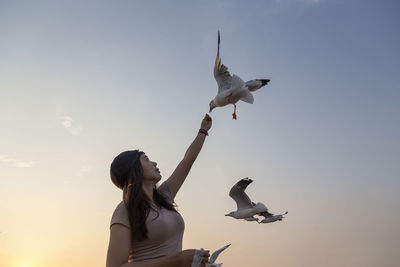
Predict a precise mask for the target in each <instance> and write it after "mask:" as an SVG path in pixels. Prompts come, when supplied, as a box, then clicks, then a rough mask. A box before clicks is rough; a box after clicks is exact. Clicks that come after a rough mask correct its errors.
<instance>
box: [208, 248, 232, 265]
mask: <svg viewBox="0 0 400 267" xmlns="http://www.w3.org/2000/svg"><path fill="white" fill-rule="evenodd" d="M230 245H231V244H229V245H226V246H224V247H223V248H220V249H218V250H216V251H214V253H213V254H211V257H210V259H209V260H208V262H207V264H206V267H221V265H222V263H215V260H216V259H217V258H218V256H219V254H221V252H222V251H224V250H225V249H227V248H228V247H229V246H230Z"/></svg>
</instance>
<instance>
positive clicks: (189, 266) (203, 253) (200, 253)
mask: <svg viewBox="0 0 400 267" xmlns="http://www.w3.org/2000/svg"><path fill="white" fill-rule="evenodd" d="M209 257H210V251H209V250H204V249H187V250H184V251H182V252H181V259H182V266H185V267H205V266H206V262H208V258H209Z"/></svg>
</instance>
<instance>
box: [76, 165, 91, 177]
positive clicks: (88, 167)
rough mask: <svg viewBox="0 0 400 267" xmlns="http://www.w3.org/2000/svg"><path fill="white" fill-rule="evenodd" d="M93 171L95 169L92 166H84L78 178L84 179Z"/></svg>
mask: <svg viewBox="0 0 400 267" xmlns="http://www.w3.org/2000/svg"><path fill="white" fill-rule="evenodd" d="M92 169H93V166H91V165H86V166H83V167H82V168H81V169H80V170H79V172H78V173H77V176H78V177H81V178H82V177H85V176H86V174H87V173H89V172H90V171H91V170H92Z"/></svg>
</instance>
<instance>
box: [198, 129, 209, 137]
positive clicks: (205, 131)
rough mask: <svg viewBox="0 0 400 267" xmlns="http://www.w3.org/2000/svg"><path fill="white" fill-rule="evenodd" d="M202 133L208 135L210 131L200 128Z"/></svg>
mask: <svg viewBox="0 0 400 267" xmlns="http://www.w3.org/2000/svg"><path fill="white" fill-rule="evenodd" d="M200 133H202V134H204V135H206V136H208V131H207V130H204V129H200V130H199V134H200Z"/></svg>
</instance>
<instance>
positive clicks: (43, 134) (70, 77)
mask: <svg viewBox="0 0 400 267" xmlns="http://www.w3.org/2000/svg"><path fill="white" fill-rule="evenodd" d="M399 14H400V3H399V2H398V1H396V0H385V1H373V0H370V1H368V0H268V1H261V0H260V1H256V0H252V1H236V0H234V1H227V0H226V1H225V0H219V1H211V0H206V1H182V0H179V1H178V0H176V1H175V0H173V1H155V0H154V1H153V0H151V1H144V0H143V1H133V0H132V1H128V0H120V1H78V0H74V1H57V0H55V1H50V0H48V1H44V0H43V1H28V0H26V1H19V0H17V1H12V0H9V1H7V0H0V122H1V131H0V266H7V267H8V266H10V267H41V266H57V267H58V266H60V267H67V266H68V267H70V266H78V267H79V266H85V267H86V266H105V258H106V251H107V246H108V238H109V223H110V219H111V215H112V212H113V210H114V208H115V207H116V205H117V204H118V203H119V202H120V201H121V199H122V193H121V191H120V190H118V189H117V188H116V187H115V186H114V185H113V184H112V183H111V180H110V177H109V166H110V163H111V161H112V159H113V158H114V157H115V156H116V155H117V154H118V153H120V152H122V151H124V150H129V149H141V150H143V151H145V152H146V154H147V155H148V156H149V158H150V159H151V160H153V161H156V162H157V163H158V167H159V168H160V170H161V173H162V175H163V180H162V181H164V179H165V178H168V176H169V175H170V174H171V173H172V171H173V170H174V168H175V167H176V165H177V164H178V162H179V161H180V160H181V159H182V157H183V155H184V153H185V150H186V148H187V147H188V146H189V145H190V143H191V141H192V140H193V139H194V137H195V136H196V134H197V131H198V129H199V127H200V122H201V119H202V118H203V117H204V115H205V113H207V112H208V103H209V101H210V100H211V99H212V98H214V96H215V94H216V92H217V84H216V82H215V80H214V77H213V74H212V69H213V65H214V60H215V55H216V49H217V32H218V30H220V32H221V58H222V62H223V63H224V64H225V65H227V66H228V67H229V70H230V72H231V73H232V74H233V73H234V74H237V75H239V76H240V77H242V78H243V79H244V80H250V79H253V78H267V79H271V82H270V84H268V85H267V86H266V87H264V88H262V89H260V90H259V91H257V92H255V93H254V96H255V101H254V104H253V105H249V104H247V103H244V102H240V103H238V107H237V116H238V119H237V121H234V120H232V116H231V113H232V112H233V107H232V106H228V107H224V108H217V109H215V110H213V112H212V113H211V114H210V115H211V116H212V118H213V127H212V129H211V130H210V132H209V137H207V140H206V142H205V145H204V147H203V150H202V151H201V153H200V155H199V157H198V159H197V161H196V163H195V165H194V166H193V168H192V171H191V173H190V174H189V177H188V178H187V181H186V183H185V184H184V186H183V187H182V188H181V191H180V192H179V193H178V195H177V197H176V203H177V204H178V209H179V211H180V213H181V214H182V216H183V218H184V220H185V234H184V240H183V247H184V249H190V248H197V249H199V248H205V249H210V250H211V251H213V250H216V249H218V248H220V247H222V246H224V245H226V244H228V243H232V246H231V247H230V248H229V249H227V250H226V251H225V252H224V253H223V254H221V255H220V257H219V258H218V260H217V262H223V263H224V265H223V266H224V267H243V266H251V267H266V266H278V267H280V266H282V267H299V266H301V267H302V266H304V267H306V266H307V267H321V266H324V267H337V266H346V267H347V266H348V267H354V266H356V267H358V266H360V267H361V266H362V267H372V266H388V267H389V266H390V267H391V266H393V267H394V266H400V230H399V225H400V214H399V212H398V209H399V206H400V164H399V163H400V141H399V136H400V119H399V117H400V86H399V84H400V50H399V48H400V34H399V29H400V16H399ZM244 177H250V178H251V179H253V180H254V182H253V183H252V184H251V185H250V186H249V187H248V189H247V191H246V192H247V193H248V194H249V196H250V197H251V198H252V200H253V201H255V202H258V201H260V202H263V203H265V204H266V205H267V206H268V207H269V209H270V211H271V212H273V213H280V212H284V211H286V210H287V211H289V214H288V215H287V216H286V218H285V219H284V220H283V221H282V222H275V223H273V224H257V223H254V222H253V223H252V222H246V221H239V220H235V219H233V218H230V217H226V216H224V214H226V213H228V212H230V211H233V210H235V209H236V205H235V203H234V201H233V200H232V199H231V198H230V197H229V196H228V192H229V190H230V188H231V186H232V185H233V184H234V183H236V182H237V181H238V180H240V179H241V178H244Z"/></svg>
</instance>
